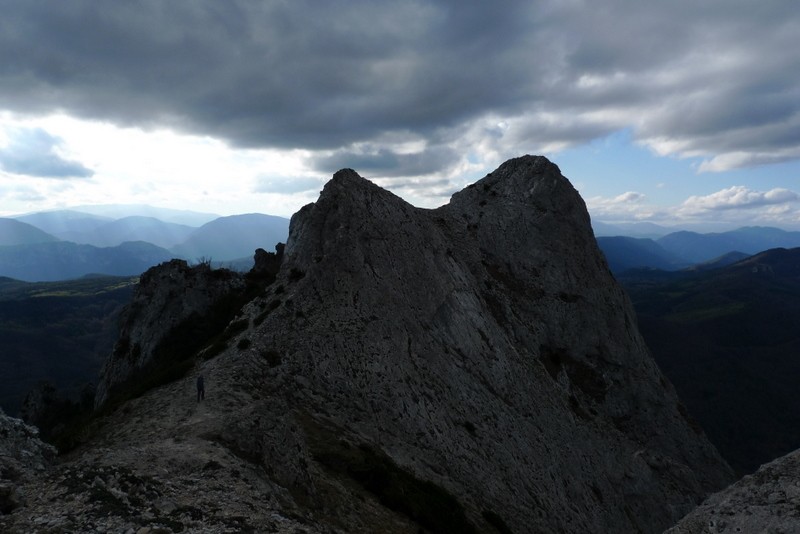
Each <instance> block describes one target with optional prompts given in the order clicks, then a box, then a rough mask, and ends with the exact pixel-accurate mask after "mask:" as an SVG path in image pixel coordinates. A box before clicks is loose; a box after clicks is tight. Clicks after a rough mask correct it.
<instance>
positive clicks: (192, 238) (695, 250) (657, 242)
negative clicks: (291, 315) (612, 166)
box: [0, 205, 800, 281]
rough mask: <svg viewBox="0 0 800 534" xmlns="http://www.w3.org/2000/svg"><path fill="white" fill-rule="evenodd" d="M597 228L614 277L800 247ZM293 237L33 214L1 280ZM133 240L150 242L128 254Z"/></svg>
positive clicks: (112, 214)
mask: <svg viewBox="0 0 800 534" xmlns="http://www.w3.org/2000/svg"><path fill="white" fill-rule="evenodd" d="M187 223H193V224H187ZM593 227H594V231H595V235H596V236H597V242H598V244H599V245H600V248H601V250H602V251H603V253H604V254H605V256H606V259H607V261H608V263H609V266H610V268H611V270H612V271H613V272H614V273H622V272H624V271H626V270H628V269H638V268H650V269H662V270H667V271H674V270H680V269H686V268H710V266H712V265H717V264H716V263H714V262H716V261H718V259H719V261H721V262H722V263H721V265H724V264H726V263H730V262H731V261H733V260H738V259H741V258H742V257H743V256H746V255H751V254H756V253H758V252H762V251H764V250H767V249H770V248H777V247H783V248H793V247H800V232H788V231H785V230H780V229H778V228H770V227H756V226H754V227H744V228H739V229H736V230H730V231H727V232H719V233H706V234H702V233H697V232H690V231H685V230H682V231H672V230H673V229H671V228H667V227H663V226H659V225H656V224H652V223H627V224H614V225H610V224H605V223H603V222H600V221H594V222H593ZM288 234H289V219H287V218H284V217H276V216H273V215H265V214H260V213H250V214H243V215H232V216H227V217H219V216H216V215H213V214H208V213H197V212H191V211H180V210H169V209H162V208H154V207H152V206H138V205H137V206H84V207H82V208H81V209H80V210H79V209H65V210H57V211H48V212H38V213H31V214H27V215H22V216H18V217H15V218H13V219H9V218H6V219H3V218H0V276H8V277H12V278H16V277H21V278H20V279H21V280H26V281H46V280H64V279H67V278H73V277H79V276H83V275H85V274H90V273H100V274H109V275H132V274H138V273H140V272H142V271H143V270H145V269H147V268H148V267H151V266H152V265H155V264H156V263H160V262H161V261H165V259H171V258H173V257H177V258H182V259H185V260H187V261H189V262H190V263H192V262H198V261H201V260H202V261H212V262H213V263H214V264H215V265H216V266H220V265H223V266H229V267H231V268H235V269H244V270H246V269H249V268H250V266H251V265H252V257H253V253H254V251H255V250H256V249H257V248H264V249H266V250H268V251H272V250H273V249H274V246H275V244H277V243H279V242H285V241H286V238H287V236H288ZM130 242H141V244H140V245H137V246H136V247H133V246H130V245H128V246H124V247H121V245H123V243H130ZM66 243H71V244H72V245H74V246H71V245H68V244H66ZM145 243H146V244H147V245H149V247H148V246H146V245H145ZM30 245H37V246H36V247H33V248H31V247H30ZM77 245H81V246H80V247H79V246H77ZM14 247H19V248H14ZM87 247H90V248H87ZM729 255H730V256H729ZM724 258H727V261H726V260H725V259H724ZM149 262H155V263H149Z"/></svg>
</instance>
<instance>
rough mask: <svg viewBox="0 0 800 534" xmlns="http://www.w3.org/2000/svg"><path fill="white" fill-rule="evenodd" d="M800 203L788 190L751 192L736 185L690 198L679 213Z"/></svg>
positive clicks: (798, 196)
mask: <svg viewBox="0 0 800 534" xmlns="http://www.w3.org/2000/svg"><path fill="white" fill-rule="evenodd" d="M797 202H800V195H798V194H797V193H795V192H793V191H789V190H788V189H781V188H776V189H771V190H769V191H753V190H751V189H748V188H746V187H744V186H741V185H737V186H732V187H728V188H726V189H722V190H721V191H717V192H716V193H711V194H710V195H705V196H691V197H689V198H688V199H686V200H685V201H684V202H683V204H681V207H680V211H681V212H682V213H685V214H700V213H704V212H712V211H721V210H734V209H735V210H742V209H748V210H749V209H753V208H760V207H763V206H771V205H780V204H784V205H786V204H790V203H797Z"/></svg>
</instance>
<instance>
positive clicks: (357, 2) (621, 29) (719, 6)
mask: <svg viewBox="0 0 800 534" xmlns="http://www.w3.org/2000/svg"><path fill="white" fill-rule="evenodd" d="M465 6H466V5H465V4H464V3H463V2H455V1H438V2H422V1H400V2H389V3H387V2H381V3H376V2H371V1H367V0H354V1H349V2H340V1H333V2H324V3H320V2H309V1H307V0H296V1H292V2H255V1H245V0H229V1H226V2H218V1H216V0H195V1H192V2H161V1H155V0H151V1H143V2H136V3H118V2H114V3H111V2H92V1H89V0H84V1H80V0H76V1H73V2H14V1H6V0H0V7H2V12H3V17H2V18H0V103H1V104H0V106H2V107H3V108H5V109H6V110H10V111H13V112H15V113H22V114H32V115H33V114H45V113H50V112H54V111H56V110H59V111H62V112H66V113H68V114H71V115H73V116H78V117H83V118H89V119H99V120H103V121H110V122H113V123H115V124H118V125H123V126H124V125H130V126H137V127H144V128H148V127H168V128H173V129H176V130H179V131H183V132H187V133H192V134H197V135H207V136H211V137H215V138H218V139H221V140H224V141H226V142H228V143H230V144H232V145H234V146H237V147H247V148H293V149H305V150H307V151H308V152H307V153H308V165H309V167H311V168H313V169H318V170H326V171H329V170H330V169H331V168H335V167H338V166H356V165H357V164H360V170H364V171H365V172H366V171H369V172H371V173H373V175H375V176H378V177H386V178H391V177H414V176H423V175H428V174H433V173H440V174H441V173H445V174H446V173H447V172H448V171H449V170H452V169H454V168H456V166H458V165H464V162H465V161H466V160H468V159H469V158H473V159H475V158H478V159H483V160H486V161H491V163H492V164H494V163H497V162H499V161H500V160H502V159H504V158H506V157H508V156H511V155H519V154H521V153H525V152H539V151H543V150H548V149H550V150H553V149H558V148H563V147H567V146H571V145H575V144H578V143H583V142H586V141H588V140H591V139H594V138H598V137H601V136H604V135H607V134H609V133H611V132H613V131H617V130H619V129H622V128H631V130H632V132H633V135H634V136H635V139H636V140H637V141H640V142H642V143H645V144H647V145H649V146H651V147H652V148H653V149H654V150H656V151H658V152H659V153H661V154H673V155H679V156H695V157H697V156H700V157H702V158H704V159H705V161H704V163H703V164H702V166H701V170H707V171H719V170H726V169H730V168H735V167H746V166H753V165H760V164H764V163H773V162H778V161H786V160H791V159H797V158H800V54H797V53H796V51H797V50H798V49H800V10H797V9H794V7H793V6H792V5H790V4H789V3H785V2H760V3H757V4H754V3H753V2H750V1H745V0H709V1H705V2H696V1H693V0H676V1H674V2H657V3H656V2H638V3H637V2H630V1H627V0H607V1H604V2H602V3H596V2H588V1H583V0H570V1H562V0H551V1H544V2H527V1H521V0H520V1H511V0H508V1H501V2H494V3H491V4H490V3H485V4H474V3H472V4H469V7H465ZM12 156H13V154H12V153H11V152H9V151H7V152H6V154H5V157H6V158H7V159H8V158H12V159H13V157H12ZM6 165H8V163H6ZM12 165H13V164H12ZM79 167H80V165H78V167H76V169H75V171H79V170H80V169H79ZM84 171H87V169H84ZM12 172H16V171H12ZM36 172H42V171H36Z"/></svg>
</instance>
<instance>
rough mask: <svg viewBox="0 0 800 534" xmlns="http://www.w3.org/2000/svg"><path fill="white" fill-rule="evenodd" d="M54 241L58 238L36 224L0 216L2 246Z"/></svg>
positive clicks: (0, 244) (0, 242) (0, 245)
mask: <svg viewBox="0 0 800 534" xmlns="http://www.w3.org/2000/svg"><path fill="white" fill-rule="evenodd" d="M53 241H58V238H57V237H55V236H53V235H50V234H48V233H47V232H44V231H42V230H40V229H39V228H36V227H35V226H32V225H30V224H27V223H24V222H20V221H17V220H15V219H6V218H0V247H6V246H14V245H27V244H32V243H50V242H53Z"/></svg>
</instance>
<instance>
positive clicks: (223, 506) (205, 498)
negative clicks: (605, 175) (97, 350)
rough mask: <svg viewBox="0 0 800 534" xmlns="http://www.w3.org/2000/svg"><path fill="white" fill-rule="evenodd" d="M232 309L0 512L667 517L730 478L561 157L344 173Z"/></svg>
mask: <svg viewBox="0 0 800 534" xmlns="http://www.w3.org/2000/svg"><path fill="white" fill-rule="evenodd" d="M234 291H235V290H234ZM156 305H157V303H156V302H154V303H153V306H156ZM143 306H148V304H147V303H143ZM146 315H147V316H151V317H153V316H155V315H153V314H146ZM234 322H235V323H236V325H237V326H236V328H233V329H231V333H230V336H229V337H230V338H231V339H230V342H229V343H228V344H227V345H226V346H227V349H225V350H224V351H222V352H221V353H220V354H218V355H213V356H208V355H209V352H208V351H207V350H206V351H200V352H199V355H200V356H198V359H197V364H196V366H195V368H194V370H193V372H192V373H190V374H189V375H187V376H186V377H184V378H182V379H179V380H176V381H174V382H171V383H169V384H167V385H164V386H161V387H159V388H156V389H154V390H151V391H149V392H147V393H146V394H144V395H142V396H141V397H139V398H136V399H133V400H131V401H128V402H127V403H125V404H123V405H122V406H121V407H120V408H119V409H117V410H116V411H114V412H113V413H111V414H109V415H105V416H103V417H101V418H99V419H98V420H97V421H95V424H94V427H93V430H92V436H91V437H90V438H89V439H88V440H87V441H86V443H85V444H84V445H82V446H81V447H80V448H78V449H77V450H76V451H74V452H72V453H70V454H69V455H67V456H66V457H65V458H64V461H63V462H62V463H61V464H60V465H59V466H58V467H57V468H54V469H52V470H51V471H50V472H49V474H48V475H47V476H46V477H45V479H46V483H45V482H40V483H39V484H38V485H37V484H35V483H33V482H32V483H29V484H27V485H25V486H23V487H22V488H21V490H20V491H21V492H23V493H24V494H25V495H24V496H25V500H26V502H27V505H26V507H23V508H21V509H19V510H16V511H15V512H14V513H13V514H12V515H10V516H7V517H3V518H0V529H1V528H17V529H21V530H24V529H25V528H27V527H30V526H33V525H34V523H35V521H37V520H38V521H40V522H42V523H46V524H48V525H54V526H58V527H59V528H61V526H63V525H69V524H71V525H72V526H75V525H76V524H80V525H84V524H91V526H92V527H95V528H101V529H102V528H107V529H114V530H120V531H125V530H126V529H133V530H132V531H134V532H135V530H136V529H137V528H139V527H141V526H151V527H155V526H158V527H159V528H164V529H172V530H176V531H177V530H179V529H184V528H185V529H189V530H191V531H198V532H203V531H208V532H213V531H221V530H224V529H240V530H248V529H251V530H254V531H266V532H273V531H274V532H284V531H285V532H293V531H295V530H296V529H298V528H299V529H302V530H303V531H305V532H376V531H381V532H409V533H410V532H419V531H420V530H423V531H430V532H517V533H522V532H576V533H577V532H609V533H615V532H618V533H628V532H661V531H663V530H664V529H665V528H667V527H669V526H671V525H673V524H674V523H675V522H676V521H677V520H678V519H680V518H681V517H682V516H683V515H685V514H686V513H687V512H689V511H690V510H692V509H693V508H694V507H695V506H696V505H697V504H698V503H699V502H700V501H701V500H702V499H703V498H704V497H705V496H706V495H708V494H710V493H711V492H713V491H716V490H718V489H720V488H722V487H723V486H725V485H726V484H727V483H728V482H730V481H731V480H732V473H731V471H730V469H729V468H728V466H727V465H726V464H725V462H724V461H723V460H722V459H721V458H720V456H719V455H718V453H717V452H716V450H715V449H714V448H713V446H711V444H710V443H709V442H708V441H707V439H706V438H705V436H704V435H703V433H702V431H701V430H700V429H699V428H698V427H697V426H696V425H695V424H694V423H693V422H692V420H691V419H690V418H689V416H688V415H687V414H686V412H685V410H684V409H683V408H682V406H681V405H680V403H679V401H678V399H677V397H676V394H675V392H674V390H673V388H672V386H671V385H670V384H669V382H668V381H667V380H666V379H665V378H664V377H663V375H662V374H661V372H660V371H659V369H658V368H657V366H656V365H655V363H654V362H653V360H652V359H651V358H650V356H649V354H648V352H647V348H646V347H645V345H644V343H643V341H642V338H641V336H640V335H639V333H638V331H637V327H636V320H635V315H634V312H633V308H632V306H631V304H630V302H629V301H628V299H627V297H626V295H625V293H624V292H623V291H622V289H621V288H620V287H619V285H618V284H617V283H616V282H615V280H614V278H613V277H612V275H611V274H610V272H609V270H608V267H607V265H606V263H605V260H604V259H603V257H602V254H601V253H600V252H599V250H598V248H597V245H596V242H595V240H594V236H593V234H592V231H591V227H590V224H589V216H588V214H587V212H586V208H585V205H584V203H583V201H582V200H581V198H580V196H579V195H578V193H577V192H576V191H575V189H574V188H573V187H572V186H571V184H570V183H569V181H568V180H567V179H566V178H564V177H563V176H562V175H561V173H560V171H559V169H558V167H557V166H556V165H554V164H552V163H551V162H549V161H548V160H547V159H545V158H543V157H533V156H525V157H522V158H517V159H513V160H510V161H508V162H506V163H504V164H503V165H502V166H501V167H500V168H499V169H497V170H496V171H494V172H493V173H490V174H489V175H487V176H486V177H485V178H483V179H481V180H480V181H478V182H477V183H475V184H473V185H471V186H469V187H467V188H466V189H464V190H463V191H461V192H459V193H456V194H455V195H453V197H452V199H451V201H450V203H449V204H447V205H446V206H443V207H441V208H438V209H434V210H426V209H419V208H415V207H413V206H411V205H409V204H408V203H406V202H404V201H403V200H402V199H400V198H398V197H397V196H395V195H393V194H392V193H390V192H388V191H386V190H384V189H381V188H380V187H378V186H376V185H375V184H373V183H371V182H369V181H368V180H365V179H364V178H361V177H360V176H359V175H358V174H357V173H356V172H355V171H352V170H349V169H345V170H342V171H339V172H337V173H336V174H335V175H334V177H333V179H332V180H331V181H330V182H328V184H327V185H326V186H325V188H324V190H323V191H322V193H321V194H320V197H319V200H318V201H317V202H315V203H313V204H310V205H308V206H305V207H304V208H302V209H301V210H300V211H299V212H298V213H296V214H295V215H294V217H293V218H292V221H291V226H290V233H289V239H288V242H287V243H286V247H285V249H284V250H283V256H282V262H281V265H280V271H279V272H278V274H277V277H276V279H275V281H274V282H272V283H271V284H269V285H267V286H266V287H265V289H263V290H262V291H260V293H259V294H258V295H257V296H255V297H254V298H252V299H250V300H249V302H248V303H247V304H246V305H245V306H244V307H243V308H242V309H241V310H240V312H239V313H238V314H237V317H236V319H235V321H234ZM231 324H234V323H231ZM229 328H230V327H229ZM132 331H133V330H132ZM140 337H142V338H144V337H145V335H144V333H143V334H141V336H140ZM202 355H206V357H203V356H202ZM198 373H202V374H203V375H204V377H205V381H206V400H205V401H203V402H201V403H197V402H196V400H195V398H194V394H193V393H194V392H193V387H194V378H195V376H196V375H197V374H198ZM78 475H80V476H78ZM76 476H77V477H78V480H81V481H83V480H86V481H87V482H86V483H85V484H83V485H81V484H78V483H74V484H72V492H73V494H75V495H77V496H76V497H75V499H74V500H73V501H71V502H65V501H63V500H59V499H58V498H54V496H56V495H60V494H61V493H59V492H62V491H64V488H65V487H66V486H68V485H69V482H68V480H70V479H72V480H74V479H75V477H76ZM89 481H91V483H90V482H89ZM42 488H47V489H44V490H43V489H42ZM98 488H102V490H103V491H100V490H99V489H98ZM98 495H100V496H99V497H98ZM76 518H79V519H76Z"/></svg>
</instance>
